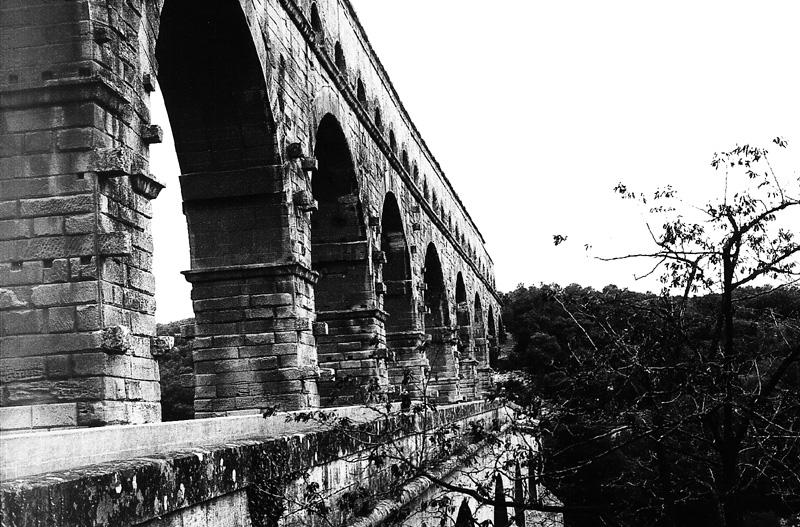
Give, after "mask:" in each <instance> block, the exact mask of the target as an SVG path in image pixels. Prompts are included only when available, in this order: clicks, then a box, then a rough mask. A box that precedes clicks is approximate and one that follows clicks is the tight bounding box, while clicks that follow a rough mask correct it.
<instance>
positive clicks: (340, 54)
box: [333, 42, 347, 73]
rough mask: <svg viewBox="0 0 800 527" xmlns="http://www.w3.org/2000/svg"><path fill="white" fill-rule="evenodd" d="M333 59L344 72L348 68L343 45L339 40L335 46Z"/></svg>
mask: <svg viewBox="0 0 800 527" xmlns="http://www.w3.org/2000/svg"><path fill="white" fill-rule="evenodd" d="M333 61H334V63H335V64H336V67H337V68H338V69H339V71H341V72H342V73H344V71H345V69H346V68H347V64H346V63H345V60H344V51H342V45H341V44H339V42H337V43H336V45H335V46H334V47H333Z"/></svg>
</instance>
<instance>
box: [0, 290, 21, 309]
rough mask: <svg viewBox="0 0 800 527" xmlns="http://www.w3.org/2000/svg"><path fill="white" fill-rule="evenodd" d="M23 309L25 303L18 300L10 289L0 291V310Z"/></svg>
mask: <svg viewBox="0 0 800 527" xmlns="http://www.w3.org/2000/svg"><path fill="white" fill-rule="evenodd" d="M20 307H25V302H23V301H22V300H20V299H19V298H18V297H17V295H16V293H15V292H14V291H12V290H11V289H0V310H2V309H17V308H20Z"/></svg>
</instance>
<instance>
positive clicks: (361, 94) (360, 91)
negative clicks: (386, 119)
mask: <svg viewBox="0 0 800 527" xmlns="http://www.w3.org/2000/svg"><path fill="white" fill-rule="evenodd" d="M356 98H357V99H358V102H359V103H361V105H362V106H366V105H367V93H366V91H365V90H364V83H363V82H362V81H361V77H359V78H358V82H357V83H356Z"/></svg>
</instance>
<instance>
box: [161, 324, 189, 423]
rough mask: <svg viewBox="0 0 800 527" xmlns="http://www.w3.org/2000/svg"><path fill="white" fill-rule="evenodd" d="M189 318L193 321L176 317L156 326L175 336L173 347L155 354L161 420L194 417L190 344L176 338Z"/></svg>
mask: <svg viewBox="0 0 800 527" xmlns="http://www.w3.org/2000/svg"><path fill="white" fill-rule="evenodd" d="M191 322H194V319H184V320H177V321H175V322H169V323H167V324H158V326H157V328H156V331H157V333H158V334H159V335H165V336H170V337H171V336H175V335H177V336H178V338H177V339H176V342H175V344H176V345H175V347H174V348H172V349H171V350H169V351H167V352H166V353H164V355H163V356H161V357H159V358H158V367H159V371H160V374H161V419H162V420H163V421H180V420H183V419H194V383H193V380H192V377H193V375H194V371H193V366H192V347H191V345H190V344H189V343H188V342H185V341H183V340H182V339H181V338H180V332H181V326H184V325H186V324H189V323H191Z"/></svg>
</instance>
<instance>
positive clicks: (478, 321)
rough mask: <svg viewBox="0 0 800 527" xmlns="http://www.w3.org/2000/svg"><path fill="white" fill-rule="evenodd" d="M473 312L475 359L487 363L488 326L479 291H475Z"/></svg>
mask: <svg viewBox="0 0 800 527" xmlns="http://www.w3.org/2000/svg"><path fill="white" fill-rule="evenodd" d="M473 313H474V315H473V321H472V336H473V338H474V339H475V359H476V360H477V361H478V363H480V364H486V326H485V325H484V322H483V320H484V319H483V317H484V313H483V304H482V303H481V297H480V296H479V295H478V293H475V303H474V310H473Z"/></svg>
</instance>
